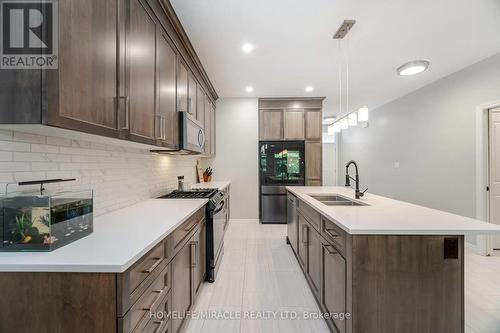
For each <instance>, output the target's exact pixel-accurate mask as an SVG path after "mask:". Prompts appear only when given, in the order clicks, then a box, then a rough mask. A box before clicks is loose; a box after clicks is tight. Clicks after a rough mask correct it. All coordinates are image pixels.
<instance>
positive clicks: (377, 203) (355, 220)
mask: <svg viewBox="0 0 500 333" xmlns="http://www.w3.org/2000/svg"><path fill="white" fill-rule="evenodd" d="M286 189H287V190H288V191H289V192H291V193H292V194H294V195H295V196H297V198H299V199H300V200H302V201H304V202H305V203H307V204H308V205H309V206H311V207H312V208H314V209H315V210H316V211H317V212H319V213H320V214H321V215H323V216H324V217H326V218H328V219H331V220H334V222H335V223H336V224H337V225H338V226H339V227H340V228H342V229H343V230H344V231H346V232H347V233H349V234H353V235H355V234H357V235H361V234H362V235H369V234H374V235H466V234H492V233H496V234H498V233H500V226H499V225H496V224H492V223H487V222H483V221H479V220H476V219H472V218H469V217H464V216H460V215H456V214H452V213H447V212H443V211H440V210H436V209H431V208H427V207H422V206H418V205H414V204H411V203H408V202H404V201H399V200H394V199H389V198H385V197H382V196H379V195H374V194H371V193H365V196H364V197H363V198H362V199H355V198H354V190H353V189H351V188H346V187H339V186H306V187H295V186H288V187H287V188H286ZM326 194H340V195H342V196H345V197H348V198H350V199H352V200H354V201H359V202H362V203H364V204H367V206H327V205H325V204H323V203H321V202H319V201H318V200H316V199H314V198H312V197H311V195H326Z"/></svg>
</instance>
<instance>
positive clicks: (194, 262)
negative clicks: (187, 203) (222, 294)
mask: <svg viewBox="0 0 500 333" xmlns="http://www.w3.org/2000/svg"><path fill="white" fill-rule="evenodd" d="M205 247H206V231H205V223H203V224H202V225H201V227H200V229H199V230H198V232H196V234H195V235H194V236H193V240H192V242H191V268H192V274H193V275H192V276H193V278H192V280H193V286H192V295H191V296H192V302H193V303H194V301H195V300H196V298H197V296H198V293H199V291H200V290H201V286H202V284H203V281H204V280H205V254H206V248H205Z"/></svg>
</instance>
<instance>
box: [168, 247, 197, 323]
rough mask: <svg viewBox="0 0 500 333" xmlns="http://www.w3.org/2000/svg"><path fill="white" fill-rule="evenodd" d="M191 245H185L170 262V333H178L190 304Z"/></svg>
mask: <svg viewBox="0 0 500 333" xmlns="http://www.w3.org/2000/svg"><path fill="white" fill-rule="evenodd" d="M192 248H193V243H186V244H185V245H184V246H183V247H182V248H181V250H180V251H179V252H178V253H177V255H176V256H175V258H174V260H173V261H172V269H173V275H172V286H173V290H172V315H174V318H173V320H172V332H178V331H179V330H180V328H181V326H182V323H183V321H184V319H183V316H184V314H185V312H186V311H188V310H189V308H190V307H191V304H192V300H191V285H192V280H191V264H192V259H191V258H192V254H191V252H192Z"/></svg>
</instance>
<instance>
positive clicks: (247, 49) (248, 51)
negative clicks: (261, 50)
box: [241, 43, 254, 53]
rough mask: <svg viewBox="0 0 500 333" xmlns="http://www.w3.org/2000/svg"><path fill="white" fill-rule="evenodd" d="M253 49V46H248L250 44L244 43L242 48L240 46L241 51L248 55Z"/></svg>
mask: <svg viewBox="0 0 500 333" xmlns="http://www.w3.org/2000/svg"><path fill="white" fill-rule="evenodd" d="M253 49H254V46H253V44H250V43H244V44H243V45H242V46H241V50H242V51H243V52H245V53H250V52H252V51H253Z"/></svg>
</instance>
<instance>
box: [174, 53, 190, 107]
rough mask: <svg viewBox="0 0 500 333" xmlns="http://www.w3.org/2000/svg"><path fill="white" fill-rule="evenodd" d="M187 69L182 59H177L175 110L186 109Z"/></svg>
mask: <svg viewBox="0 0 500 333" xmlns="http://www.w3.org/2000/svg"><path fill="white" fill-rule="evenodd" d="M188 75H189V74H188V70H187V67H186V65H185V64H184V62H183V61H182V60H179V64H178V73H177V111H179V112H187V111H188Z"/></svg>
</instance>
